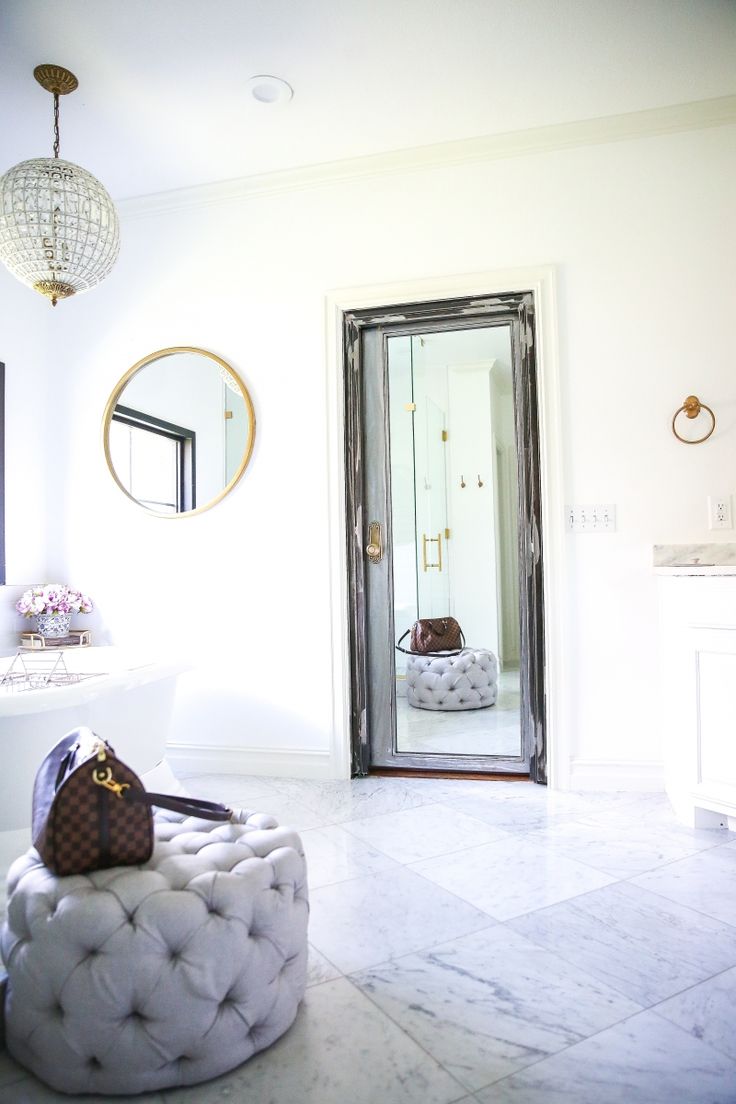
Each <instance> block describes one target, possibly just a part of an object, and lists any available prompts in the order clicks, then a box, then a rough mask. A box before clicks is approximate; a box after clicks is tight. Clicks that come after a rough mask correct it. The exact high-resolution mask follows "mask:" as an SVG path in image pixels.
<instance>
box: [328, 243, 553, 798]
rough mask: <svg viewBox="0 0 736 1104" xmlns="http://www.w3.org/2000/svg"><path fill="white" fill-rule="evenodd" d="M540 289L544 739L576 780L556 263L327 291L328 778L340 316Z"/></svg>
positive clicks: (339, 659)
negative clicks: (567, 658)
mask: <svg viewBox="0 0 736 1104" xmlns="http://www.w3.org/2000/svg"><path fill="white" fill-rule="evenodd" d="M511 291H514V292H515V291H531V292H533V293H534V307H535V334H536V340H537V350H536V366H537V389H538V401H539V457H540V469H541V470H540V475H541V491H542V540H543V542H544V544H543V549H544V551H543V569H544V632H545V680H544V681H545V688H546V705H547V708H546V742H547V769H548V784H549V786H550V788H552V789H563V790H564V789H568V788H569V785H570V758H571V748H570V739H569V735H570V731H571V725H570V717H571V714H570V711H569V708H568V705H567V687H566V683H565V681H564V670H565V668H564V663H563V657H564V655H565V652H566V648H565V622H564V608H565V605H564V603H565V593H566V581H565V542H564V537H565V528H564V525H565V512H564V493H563V468H562V417H561V406H560V389H559V359H558V343H557V307H556V279H555V269H554V268H553V267H552V266H547V265H545V266H542V267H535V268H523V269H508V270H503V271H494V272H477V273H472V274H469V275H459V276H447V277H437V278H432V279H422V280H411V281H407V282H404V283H393V284H376V285H371V286H367V287H355V288H340V289H337V290H335V291H331V292H329V293H328V294H327V296H326V301H325V306H326V312H327V315H326V327H325V333H326V342H327V345H326V364H327V372H326V384H327V396H326V398H327V433H328V442H327V445H328V480H329V530H330V531H329V541H330V605H331V610H330V615H331V625H332V699H333V711H332V746H331V774H332V776H333V777H335V778H349V777H350V651H349V649H350V642H349V638H348V620H349V618H348V613H349V610H348V600H349V596H348V586H347V577H348V565H347V541H346V526H347V516H346V509H345V400H344V379H343V328H342V323H343V314H344V312H346V311H351V310H366V309H370V308H371V307H390V306H392V305H397V306H398V305H399V304H403V303H421V302H424V301H432V300H437V299H454V298H458V297H460V296H467V295H478V296H488V295H494V294H501V293H503V292H511Z"/></svg>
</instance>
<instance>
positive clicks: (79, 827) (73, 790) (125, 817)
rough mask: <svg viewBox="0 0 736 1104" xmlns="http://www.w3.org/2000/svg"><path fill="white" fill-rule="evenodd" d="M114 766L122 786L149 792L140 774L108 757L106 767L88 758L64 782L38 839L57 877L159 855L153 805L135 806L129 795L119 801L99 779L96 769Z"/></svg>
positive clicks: (114, 775)
mask: <svg viewBox="0 0 736 1104" xmlns="http://www.w3.org/2000/svg"><path fill="white" fill-rule="evenodd" d="M100 767H102V768H103V769H104V768H108V767H109V768H110V771H111V774H112V777H113V778H114V779H115V781H116V782H121V783H127V784H128V785H129V786H130V787H131V789H133V788H136V789H138V790H143V789H144V787H143V784H142V782H141V780H140V779H139V778H138V776H137V775H136V774H134V772H133V771H132V770H131V769H130V767H127V766H126V765H125V763H121V762H120V760H119V759H115V758H114V757H113V756H111V755H108V756H107V758H106V760H105V761H104V763H99V762H98V761H97V758H96V757H95V758H92V759H88V760H86V762H84V763H82V764H81V765H80V766H79V767H77V768H76V769H75V770H74V771H73V772H72V773H71V774H70V775H69V777H68V778H67V779H66V780H65V781H64V782H63V783H62V784H61V786H60V787H59V789H58V790H57V792H56V796H55V797H54V800H53V802H52V804H51V808H50V810H49V815H48V818H47V821H46V827H45V830H44V832H43V834H42V836H41V837H40V838H39V839H38V840H37V841H36V848H37V850H38V852H39V854H40V855H41V858H42V859H43V861H44V862H45V863H46V866H48V868H49V870H52V871H53V872H54V873H55V874H58V875H60V876H65V875H68V874H84V873H86V871H88V870H103V869H105V868H107V867H110V866H132V865H137V864H139V863H144V862H147V861H148V859H150V857H151V852H152V851H153V816H152V813H151V809H150V806H148V805H145V804H143V803H140V802H133V801H132V800H131V799H130V797H129V796H128V795H129V793H130V791H126V792H125V793H123V794H122V796H120V797H118V796H117V795H116V794H114V793H113V792H112V791H111V790H108V789H106V788H105V787H104V786H99V785H98V784H97V783H96V782H95V781H94V777H93V774H94V771H95V770H96V769H98V768H100Z"/></svg>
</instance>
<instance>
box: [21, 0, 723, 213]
mask: <svg viewBox="0 0 736 1104" xmlns="http://www.w3.org/2000/svg"><path fill="white" fill-rule="evenodd" d="M40 62H55V63H58V64H61V65H65V66H66V67H67V68H69V69H71V70H72V71H73V72H74V73H76V75H77V76H78V78H79V84H80V87H79V90H78V91H77V92H75V93H74V94H73V95H71V96H69V97H67V98H66V99H65V100H63V101H62V112H61V139H62V143H61V156H62V157H66V158H67V159H68V160H70V161H77V162H79V163H81V164H83V165H84V166H85V167H86V168H88V169H89V170H90V171H92V172H93V173H95V175H97V176H98V177H99V178H100V179H101V180H102V182H103V183H104V184H105V185H106V186H107V188H108V190H109V191H110V192H111V193H112V195H113V196H114V197H115V198H117V199H120V198H124V197H128V196H136V195H146V194H149V193H152V192H159V191H166V190H169V189H172V188H181V187H186V186H190V185H197V184H204V183H209V182H211V181H217V180H228V179H232V178H236V177H241V176H249V175H252V174H255V173H262V172H270V171H274V170H278V169H285V168H294V167H298V166H304V165H312V164H317V163H320V162H326V161H334V160H341V159H343V158H352V157H359V156H363V155H367V154H375V153H382V152H387V151H390V150H397V149H405V148H410V147H413V146H422V145H427V144H431V143H435V142H444V141H450V140H455V139H464V138H472V137H478V136H482V135H491V134H498V133H504V132H510V131H517V130H523V129H527V128H531V127H540V126H546V125H552V124H556V123H567V122H574V121H577V120H581V119H592V118H596V117H599V116H604V115H616V114H619V113H623V112H630V111H638V110H642V109H645V108H657V107H665V106H668V105H671V104H678V103H683V102H687V101H693V100H705V99H709V98H712V97H718V96H725V95H730V94H733V93H734V92H736V0H2V2H1V3H0V106H1V109H2V122H1V125H0V171H4V170H5V169H6V168H8V167H10V166H11V165H13V164H15V163H16V162H17V161H21V160H24V159H26V158H28V157H37V156H44V155H47V154H48V155H49V156H50V154H51V144H52V126H51V123H52V107H51V98H50V96H49V95H48V93H46V92H44V91H42V89H41V88H40V87H39V86H38V85H37V84H36V82H35V81H34V79H33V75H32V74H33V68H34V66H35V65H37V64H38V63H40ZM259 73H272V74H275V75H276V76H280V77H283V78H284V79H285V80H287V81H288V82H289V83H290V84H291V85H292V86H293V88H294V92H295V94H294V98H293V100H292V101H291V102H290V103H288V104H285V105H275V106H268V105H264V104H259V103H257V102H256V101H255V100H254V99H253V98H252V97H251V96H250V93H249V92H248V89H247V87H246V84H247V81H248V79H249V78H250V77H252V76H254V75H255V74H259Z"/></svg>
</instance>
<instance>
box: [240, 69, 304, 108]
mask: <svg viewBox="0 0 736 1104" xmlns="http://www.w3.org/2000/svg"><path fill="white" fill-rule="evenodd" d="M246 88H249V89H250V94H251V96H252V97H253V99H254V100H258V102H259V103H262V104H276V103H288V101H289V100H290V99H291V98H292V96H293V95H294V89H293V88H292V87H291V85H290V84H287V83H286V81H285V80H281V77H272V76H270V75H269V74H268V73H261V74H260V75H259V76H257V77H251V78H250V80H249V81H248V83H247V85H246Z"/></svg>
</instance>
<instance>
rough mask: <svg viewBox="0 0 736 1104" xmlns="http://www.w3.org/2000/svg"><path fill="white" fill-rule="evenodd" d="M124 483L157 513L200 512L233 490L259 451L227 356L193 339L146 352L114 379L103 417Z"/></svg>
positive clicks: (246, 401)
mask: <svg viewBox="0 0 736 1104" xmlns="http://www.w3.org/2000/svg"><path fill="white" fill-rule="evenodd" d="M102 430H103V444H104V449H105V459H106V460H107V466H108V467H109V469H110V474H111V475H112V477H113V479H114V480H115V482H116V483H117V485H118V487H120V490H121V491H122V492H123V493H124V494H125V495H127V497H128V498H130V499H132V500H133V501H134V502H137V503H138V505H139V506H141V507H143V509H144V510H147V511H148V512H149V513H152V514H154V515H155V516H156V517H166V518H181V517H191V516H192V515H193V514H201V513H203V512H204V511H205V510H209V509H210V508H211V507H212V506H214V505H216V503H218V502H219V501H220V500H221V499H223V498H224V497H225V495H226V494H227V493H228V492H229V491H231V490H232V489H233V487H234V486H235V484H236V483H237V482H238V480H239V479H240V477H241V476H242V474H243V472H244V471H245V469H246V468H247V466H248V462H249V460H250V458H251V454H252V452H253V444H254V441H255V433H256V419H255V413H254V410H253V403H252V401H251V397H250V395H249V393H248V389H247V387H246V386H245V384H244V383H243V381H242V380H241V378H240V376H239V375H238V374H237V372H236V371H235V369H234V368H232V367H231V365H229V364H228V363H227V362H226V361H224V360H222V359H221V358H220V357H218V356H216V355H215V353H210V352H207V350H206V349H197V348H194V347H193V346H189V345H181V346H176V347H174V348H171V349H160V350H159V351H158V352H156V353H150V354H149V356H146V357H143V359H142V360H139V361H138V362H137V364H134V365H133V367H132V368H130V369H129V370H128V371H127V372H126V373H125V375H124V376H123V377H122V379H121V380H119V381H118V383H117V384H116V386H115V388H114V390H113V392H112V394H111V395H110V398H109V399H108V401H107V406H106V407H105V414H104V418H103V423H102Z"/></svg>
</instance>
